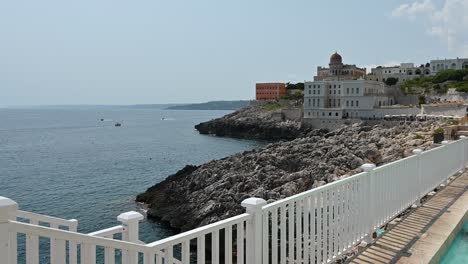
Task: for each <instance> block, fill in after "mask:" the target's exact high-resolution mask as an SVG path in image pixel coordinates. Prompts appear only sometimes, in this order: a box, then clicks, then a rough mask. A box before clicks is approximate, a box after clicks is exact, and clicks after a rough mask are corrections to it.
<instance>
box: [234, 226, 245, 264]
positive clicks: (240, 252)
mask: <svg viewBox="0 0 468 264" xmlns="http://www.w3.org/2000/svg"><path fill="white" fill-rule="evenodd" d="M244 233H245V230H244V222H241V223H239V224H237V237H236V239H237V264H244V257H245V251H244Z"/></svg>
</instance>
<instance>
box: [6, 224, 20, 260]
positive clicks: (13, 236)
mask: <svg viewBox="0 0 468 264" xmlns="http://www.w3.org/2000/svg"><path fill="white" fill-rule="evenodd" d="M8 254H10V255H9V256H8V264H17V263H18V233H16V232H14V231H13V232H10V245H9V252H8Z"/></svg>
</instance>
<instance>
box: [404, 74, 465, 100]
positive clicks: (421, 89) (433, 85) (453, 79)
mask: <svg viewBox="0 0 468 264" xmlns="http://www.w3.org/2000/svg"><path fill="white" fill-rule="evenodd" d="M451 88H454V89H455V90H456V91H457V92H468V69H463V70H453V69H448V70H445V71H441V72H439V73H437V74H436V75H434V76H424V77H419V78H415V79H411V80H406V81H405V82H403V83H402V84H401V90H402V91H403V92H404V93H406V94H427V93H437V94H445V93H447V91H448V89H451Z"/></svg>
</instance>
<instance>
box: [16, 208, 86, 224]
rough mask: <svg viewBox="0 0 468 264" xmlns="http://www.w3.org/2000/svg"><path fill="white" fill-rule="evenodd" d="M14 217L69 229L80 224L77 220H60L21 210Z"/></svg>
mask: <svg viewBox="0 0 468 264" xmlns="http://www.w3.org/2000/svg"><path fill="white" fill-rule="evenodd" d="M13 217H17V218H24V219H28V220H35V221H39V222H44V223H49V224H55V225H60V226H67V227H73V226H76V225H77V222H78V221H77V220H75V219H70V220H67V219H62V218H58V217H53V216H48V215H42V214H37V213H33V212H27V211H21V210H18V211H16V214H15V215H14V216H13Z"/></svg>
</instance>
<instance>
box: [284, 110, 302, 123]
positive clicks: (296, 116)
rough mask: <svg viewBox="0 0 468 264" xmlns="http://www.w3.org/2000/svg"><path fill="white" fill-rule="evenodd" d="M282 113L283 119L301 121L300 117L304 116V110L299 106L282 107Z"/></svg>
mask: <svg viewBox="0 0 468 264" xmlns="http://www.w3.org/2000/svg"><path fill="white" fill-rule="evenodd" d="M281 113H282V114H283V119H284V120H292V121H298V122H301V121H302V117H303V116H304V112H303V111H302V109H301V108H293V109H283V110H281Z"/></svg>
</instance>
